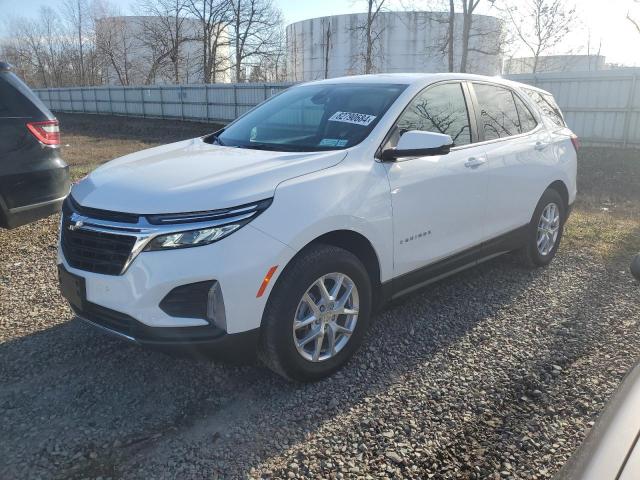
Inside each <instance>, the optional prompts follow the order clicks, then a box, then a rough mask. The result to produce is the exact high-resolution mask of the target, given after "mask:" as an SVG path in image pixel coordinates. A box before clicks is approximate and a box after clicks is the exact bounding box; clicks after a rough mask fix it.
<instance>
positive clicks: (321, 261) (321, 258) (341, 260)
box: [258, 244, 371, 382]
mask: <svg viewBox="0 0 640 480" xmlns="http://www.w3.org/2000/svg"><path fill="white" fill-rule="evenodd" d="M336 274H337V275H336ZM340 275H342V276H344V277H343V278H342V279H341V280H340V278H341V277H340ZM338 280H340V282H339V283H340V285H341V286H339V287H338V290H339V293H338V294H336V295H335V297H336V299H337V300H338V301H335V302H334V301H330V300H327V299H331V298H333V296H329V297H327V296H324V297H322V296H321V290H320V288H319V285H320V283H319V282H322V284H323V285H324V286H325V287H326V290H327V293H334V292H333V290H334V289H335V288H336V285H337V284H338ZM349 285H352V287H353V288H352V289H351V291H350V292H351V293H350V295H351V296H350V297H349V298H348V299H347V300H348V301H347V302H346V303H345V305H344V307H340V305H339V303H340V301H345V298H346V295H347V293H348V290H349ZM305 295H307V296H306V297H305ZM303 297H305V298H303ZM305 299H306V300H305ZM311 303H314V304H315V307H313V306H312V305H311ZM323 305H326V306H325V307H324V308H325V310H323V312H325V313H322V312H321V311H320V309H322V308H323ZM356 310H357V315H354V314H353V312H355V311H356ZM339 311H345V312H350V314H336V315H332V312H339ZM316 314H317V315H316ZM370 315H371V279H370V278H369V275H368V273H367V270H366V268H365V267H364V265H363V264H362V262H360V260H359V259H358V258H357V257H356V256H355V255H353V254H352V253H350V252H348V251H346V250H343V249H341V248H338V247H334V246H332V245H324V244H317V245H312V246H310V247H308V248H306V249H305V250H303V251H302V252H300V253H299V254H298V256H297V257H295V258H294V259H293V260H292V261H291V263H290V264H289V265H288V266H287V267H286V269H285V270H284V272H283V273H282V275H281V276H280V278H279V279H278V281H277V283H276V285H275V286H274V289H273V291H272V292H271V295H270V296H269V300H268V302H267V306H266V308H265V312H264V314H263V316H262V327H261V338H260V346H259V350H258V355H259V357H260V359H261V360H262V362H263V363H264V364H265V365H266V366H267V367H269V368H270V369H271V370H273V371H274V372H276V373H278V374H279V375H281V376H283V377H284V378H286V379H288V380H294V381H299V382H309V381H316V380H320V379H322V378H325V377H327V376H329V375H331V374H332V373H334V372H335V371H337V370H338V369H340V368H341V367H343V366H344V365H345V363H346V362H347V361H348V360H349V358H350V357H351V355H353V353H354V352H355V351H356V350H357V349H358V347H359V346H360V344H361V343H362V339H363V337H364V334H365V333H366V330H367V328H368V326H369V317H370ZM316 316H318V317H320V319H319V320H318V322H315V323H312V324H310V325H304V322H299V323H297V325H298V329H297V330H294V320H296V319H298V320H304V321H305V322H306V321H310V319H311V317H313V318H315V317H316ZM354 318H355V323H352V322H353V320H354ZM323 322H327V323H323ZM340 327H342V328H343V329H346V330H340V331H339V332H338V329H339V328H340ZM351 327H353V328H352V333H351V334H348V333H346V332H347V331H348V330H350V329H351ZM319 331H320V332H324V334H322V333H321V334H317V332H319ZM332 332H338V333H334V334H333V335H332ZM314 334H316V337H315V340H313V341H310V342H309V343H307V344H305V345H303V346H299V345H298V346H297V343H302V341H303V340H304V339H307V338H310V337H311V336H313V335H314ZM319 336H322V339H321V340H320V355H319V356H318V357H317V358H315V359H314V358H313V357H315V356H316V350H317V341H318V337H319ZM325 336H326V339H325ZM330 337H333V338H334V342H333V343H334V345H335V347H334V348H335V354H334V353H332V352H331V351H330V343H329V342H330ZM344 338H346V341H343V339H344ZM341 342H342V343H341ZM307 350H310V351H307ZM323 352H324V353H323ZM305 355H306V357H305ZM323 357H325V358H323Z"/></svg>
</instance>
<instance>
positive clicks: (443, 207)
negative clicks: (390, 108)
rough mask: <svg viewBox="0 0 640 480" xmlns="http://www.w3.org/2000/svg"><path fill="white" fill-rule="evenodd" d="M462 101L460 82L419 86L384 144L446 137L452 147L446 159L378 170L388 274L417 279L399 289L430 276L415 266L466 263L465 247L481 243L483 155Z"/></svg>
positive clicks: (484, 180) (399, 163)
mask: <svg viewBox="0 0 640 480" xmlns="http://www.w3.org/2000/svg"><path fill="white" fill-rule="evenodd" d="M468 102H469V98H468V92H467V91H466V86H465V85H464V83H463V82H458V81H454V82H443V83H438V84H435V85H432V86H429V87H427V88H426V89H424V90H423V91H421V92H420V93H419V94H417V95H416V96H415V97H414V98H413V100H412V101H411V102H410V103H409V105H408V106H407V108H406V109H405V111H404V112H403V113H402V114H401V115H400V117H399V119H398V121H397V122H396V125H395V126H394V128H393V130H392V135H391V138H390V139H389V140H388V142H387V143H386V145H385V146H386V147H392V146H395V145H396V144H397V140H398V139H399V137H400V136H401V135H402V133H403V132H405V131H409V130H422V131H430V132H437V133H444V134H448V135H450V136H451V137H452V138H453V140H454V145H455V146H454V148H453V149H452V150H451V152H450V153H448V154H447V155H438V156H429V157H416V158H406V159H400V160H399V161H396V162H389V163H386V167H387V172H388V177H389V183H390V187H391V199H392V206H393V228H394V241H395V246H394V263H395V275H396V276H400V275H403V274H406V273H408V272H412V271H413V272H414V273H416V275H418V276H417V277H416V278H408V277H405V278H407V279H408V281H407V284H410V283H417V282H419V281H421V278H420V276H421V275H425V276H427V277H428V276H430V274H431V273H433V274H435V275H437V274H438V273H437V272H435V271H434V272H430V269H422V268H421V267H425V266H426V265H429V264H434V263H436V262H438V260H441V259H444V258H447V257H450V258H456V261H458V260H460V261H461V262H462V263H469V261H471V260H473V259H474V258H475V256H474V252H473V251H472V250H473V248H472V247H477V246H479V245H480V244H481V243H482V240H483V237H484V215H485V202H486V195H487V175H486V170H485V169H484V167H483V164H484V162H485V160H486V157H485V156H484V154H483V151H482V150H483V149H482V148H478V147H476V146H475V145H474V141H475V139H476V136H475V124H474V122H473V121H472V119H473V112H472V111H471V112H470V111H469V106H468ZM458 253H462V254H461V255H456V254H458ZM475 253H477V252H475ZM465 259H466V260H467V261H466V262H465ZM444 263H446V262H444ZM441 265H442V264H441ZM449 266H453V265H449Z"/></svg>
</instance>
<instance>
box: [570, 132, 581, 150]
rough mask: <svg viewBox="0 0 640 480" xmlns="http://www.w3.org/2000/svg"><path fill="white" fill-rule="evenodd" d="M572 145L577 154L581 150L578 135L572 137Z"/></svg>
mask: <svg viewBox="0 0 640 480" xmlns="http://www.w3.org/2000/svg"><path fill="white" fill-rule="evenodd" d="M571 143H573V148H575V149H576V152H577V151H578V150H580V140H578V136H577V135H571Z"/></svg>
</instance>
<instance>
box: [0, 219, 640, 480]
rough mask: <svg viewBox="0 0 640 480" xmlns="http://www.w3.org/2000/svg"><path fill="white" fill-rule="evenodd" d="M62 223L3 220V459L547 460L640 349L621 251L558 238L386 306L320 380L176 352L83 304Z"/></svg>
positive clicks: (322, 463)
mask: <svg viewBox="0 0 640 480" xmlns="http://www.w3.org/2000/svg"><path fill="white" fill-rule="evenodd" d="M55 223H56V220H55V219H48V220H46V221H42V222H39V223H37V224H35V225H32V226H28V227H23V228H22V229H20V230H16V231H14V232H11V233H9V234H8V233H6V232H3V233H2V245H1V246H2V248H1V250H0V252H1V253H0V264H1V265H2V267H1V270H0V272H1V275H0V282H1V285H2V292H3V293H2V295H3V298H2V303H1V305H2V306H1V309H0V335H1V337H0V338H1V341H2V343H1V344H0V379H2V383H1V388H0V408H1V409H2V412H3V420H2V423H1V424H0V438H2V439H3V440H2V442H1V443H0V459H1V462H0V477H1V478H27V477H28V478H38V477H41V478H97V477H99V476H102V477H104V478H107V477H113V478H203V477H207V478H210V477H212V476H213V478H216V476H219V478H243V477H247V476H249V477H256V478H257V477H266V476H271V477H273V478H308V477H312V478H357V477H362V478H385V477H386V478H487V477H488V478H499V477H503V478H550V477H551V476H552V475H553V473H554V472H556V471H557V470H558V468H559V467H560V466H561V465H562V464H563V463H564V462H565V460H566V459H567V458H568V456H569V454H570V453H571V452H572V451H573V450H574V449H575V448H576V447H577V445H578V444H579V443H580V442H581V440H582V439H583V438H584V436H585V435H586V433H587V429H588V427H589V426H590V425H591V423H590V422H592V421H593V420H594V419H595V417H596V415H597V413H598V412H599V411H600V410H601V409H602V407H603V406H604V404H605V402H606V401H607V399H608V398H609V397H610V396H611V394H612V392H613V391H614V389H615V387H616V385H617V384H618V383H619V382H620V380H621V378H622V376H623V375H624V373H625V371H626V370H627V369H628V368H629V367H631V366H632V364H633V361H634V359H635V358H636V357H637V356H638V354H639V353H640V333H639V331H638V321H639V320H640V305H639V304H638V301H637V288H638V287H637V284H635V283H634V282H633V280H632V279H631V278H630V276H629V274H628V273H627V271H626V268H625V265H624V264H619V265H616V264H615V262H613V263H612V262H608V263H604V262H603V261H602V260H601V259H598V258H594V256H593V255H591V254H589V253H588V252H582V253H581V252H579V251H574V250H568V249H562V250H561V251H560V254H559V256H558V258H557V259H556V261H555V262H554V263H553V264H552V266H551V267H549V268H547V269H544V270H536V271H533V272H531V271H527V270H523V269H521V268H520V267H519V266H518V265H517V264H516V263H515V262H514V261H513V259H512V258H510V257H509V256H506V257H503V258H501V259H497V260H495V261H492V262H490V263H488V264H486V265H484V266H482V267H480V268H477V269H475V270H471V271H468V272H466V273H463V274H460V275H457V276H455V277H452V278H450V279H448V280H446V281H444V282H441V283H440V284H438V285H435V286H433V287H432V288H430V289H428V290H425V291H424V292H421V293H419V294H416V295H413V296H410V297H408V298H407V299H405V300H403V301H402V302H399V303H397V304H395V305H392V306H390V307H389V308H387V309H386V310H384V311H383V312H382V313H381V314H379V315H378V316H376V318H375V319H374V322H373V327H372V329H371V331H370V334H369V336H368V339H367V341H366V342H365V345H364V348H363V349H362V350H361V351H360V352H359V353H358V354H356V356H355V358H354V359H353V361H352V362H351V363H350V364H349V366H348V367H347V368H346V369H344V370H343V371H342V372H341V373H339V374H338V375H336V376H334V377H333V378H330V379H328V380H325V381H322V382H320V383H317V384H312V385H292V384H287V383H285V382H284V381H282V380H281V379H280V378H279V377H276V376H275V375H273V374H271V373H270V372H269V371H267V370H265V369H263V368H261V367H259V366H246V367H235V366H229V365H221V364H215V363H209V362H196V361H191V360H178V359H174V358H171V357H168V356H165V355H163V354H160V353H155V352H148V351H144V350H142V349H139V348H137V347H134V346H129V345H128V344H125V343H123V342H121V341H118V340H116V339H112V338H111V337H108V336H105V335H103V334H101V333H99V332H97V331H95V330H93V329H92V328H90V327H87V326H85V325H84V324H82V323H80V322H79V321H76V320H71V315H70V312H69V309H68V308H67V306H66V305H65V304H64V302H63V301H62V300H61V298H60V296H59V294H58V292H57V290H56V283H55V270H54V264H55V261H54V255H55V250H54V243H55V241H54V240H55V233H54V231H55ZM14 234H21V235H20V237H21V238H25V237H26V236H31V238H32V241H31V242H30V243H29V244H28V245H22V244H20V243H18V242H11V241H9V242H7V239H8V235H12V236H13V235H14Z"/></svg>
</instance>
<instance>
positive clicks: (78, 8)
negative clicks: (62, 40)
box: [62, 0, 90, 85]
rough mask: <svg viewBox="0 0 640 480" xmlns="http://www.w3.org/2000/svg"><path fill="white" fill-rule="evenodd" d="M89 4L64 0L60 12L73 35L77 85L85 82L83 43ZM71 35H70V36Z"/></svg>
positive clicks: (81, 1) (84, 41) (85, 37)
mask: <svg viewBox="0 0 640 480" xmlns="http://www.w3.org/2000/svg"><path fill="white" fill-rule="evenodd" d="M88 9H89V4H88V2H87V0H65V1H64V2H63V4H62V13H63V16H64V18H65V20H66V22H67V23H68V24H69V26H70V30H71V31H72V32H73V37H75V40H74V41H75V45H74V55H73V57H74V63H75V69H76V70H77V73H78V77H79V78H78V81H77V84H78V85H85V84H86V78H85V77H86V75H85V43H86V42H87V34H88V32H87V29H88V24H87V22H88V21H89V18H90V17H89V15H88ZM70 37H71V36H70Z"/></svg>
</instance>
